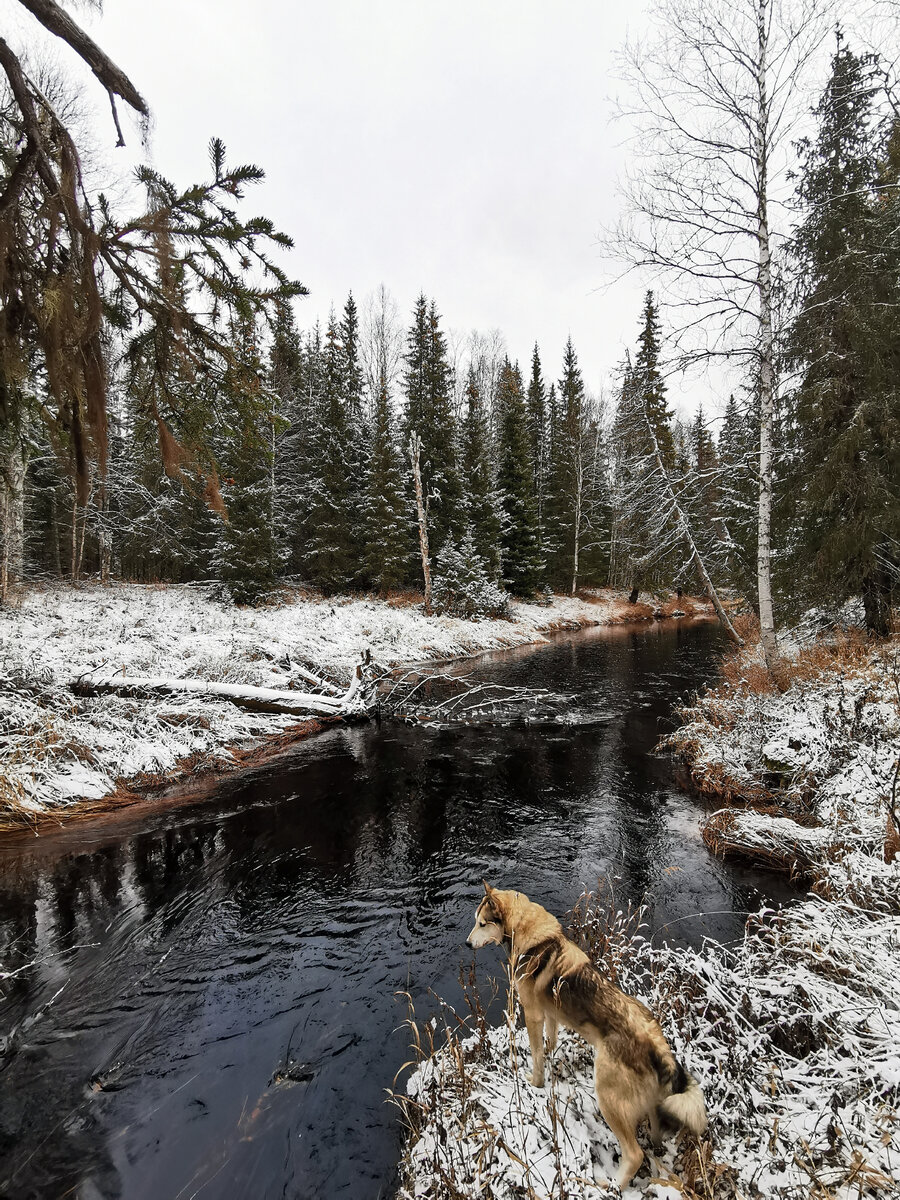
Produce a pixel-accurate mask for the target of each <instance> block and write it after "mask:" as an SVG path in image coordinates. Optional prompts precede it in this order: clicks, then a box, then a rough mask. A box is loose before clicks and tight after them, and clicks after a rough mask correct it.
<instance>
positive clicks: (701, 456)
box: [683, 404, 725, 575]
mask: <svg viewBox="0 0 900 1200" xmlns="http://www.w3.org/2000/svg"><path fill="white" fill-rule="evenodd" d="M689 447H690V450H689V452H690V467H689V475H688V479H689V487H688V489H687V494H686V495H685V496H684V501H683V503H684V509H685V513H686V515H687V517H688V519H689V521H690V529H691V535H692V537H693V539H694V541H695V543H696V545H697V549H698V550H699V551H700V554H701V556H702V558H703V561H704V563H705V564H706V569H707V570H708V571H709V572H710V573H712V572H713V571H714V570H715V571H716V574H717V575H718V574H719V573H720V568H721V566H722V563H723V561H724V557H725V554H724V544H723V537H722V531H721V523H720V518H719V489H718V478H719V461H718V456H717V454H716V444H715V442H714V440H713V437H712V434H711V433H710V431H709V429H708V428H707V425H706V417H705V415H704V412H703V405H702V404H700V405H698V407H697V414H696V416H695V417H694V420H693V423H692V424H691V427H690V432H689Z"/></svg>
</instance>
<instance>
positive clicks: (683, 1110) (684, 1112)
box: [659, 1060, 709, 1134]
mask: <svg viewBox="0 0 900 1200" xmlns="http://www.w3.org/2000/svg"><path fill="white" fill-rule="evenodd" d="M659 1107H660V1109H661V1110H662V1111H663V1112H664V1113H666V1115H667V1116H670V1117H673V1118H674V1119H675V1120H676V1121H678V1122H679V1124H681V1125H684V1126H685V1127H686V1128H687V1129H690V1131H691V1133H696V1134H701V1133H705V1132H706V1128H707V1126H708V1124H709V1121H708V1120H707V1117H706V1104H705V1103H704V1101H703V1093H702V1092H701V1091H700V1084H699V1083H698V1082H697V1080H696V1079H695V1078H694V1077H693V1075H688V1073H687V1071H686V1070H685V1069H684V1067H683V1066H682V1065H681V1063H680V1062H678V1061H677V1060H676V1061H675V1072H674V1075H673V1077H672V1094H671V1095H669V1096H666V1098H665V1099H664V1100H661V1101H660V1102H659Z"/></svg>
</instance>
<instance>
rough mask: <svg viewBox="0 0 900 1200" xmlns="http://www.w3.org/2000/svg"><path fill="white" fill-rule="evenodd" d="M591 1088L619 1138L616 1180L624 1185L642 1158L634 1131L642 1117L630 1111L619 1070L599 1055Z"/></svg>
mask: <svg viewBox="0 0 900 1200" xmlns="http://www.w3.org/2000/svg"><path fill="white" fill-rule="evenodd" d="M594 1087H595V1089H596V1091H597V1106H598V1108H599V1109H600V1115H601V1117H603V1120H604V1121H605V1122H606V1123H607V1125H608V1126H609V1127H610V1129H611V1130H612V1131H613V1133H614V1134H615V1135H616V1137H617V1138H618V1141H619V1151H620V1156H621V1157H620V1162H619V1170H618V1172H617V1174H616V1183H617V1184H618V1185H619V1187H620V1188H623V1189H624V1188H626V1187H627V1186H628V1184H629V1183H631V1181H632V1179H633V1178H634V1177H635V1175H636V1174H637V1170H638V1167H639V1166H640V1165H641V1163H642V1162H643V1161H644V1152H643V1150H642V1149H641V1148H640V1146H639V1145H638V1140H637V1137H636V1136H635V1132H636V1129H637V1122H638V1119H639V1118H640V1116H641V1113H640V1110H639V1111H638V1113H637V1115H636V1114H635V1113H634V1112H633V1111H632V1107H631V1105H629V1103H628V1101H627V1100H626V1099H625V1097H626V1096H627V1094H628V1081H626V1080H623V1079H621V1077H620V1074H619V1072H617V1071H615V1070H612V1071H611V1070H610V1069H609V1062H608V1060H607V1061H604V1060H603V1057H602V1056H601V1055H600V1054H598V1055H597V1058H596V1060H595V1062H594Z"/></svg>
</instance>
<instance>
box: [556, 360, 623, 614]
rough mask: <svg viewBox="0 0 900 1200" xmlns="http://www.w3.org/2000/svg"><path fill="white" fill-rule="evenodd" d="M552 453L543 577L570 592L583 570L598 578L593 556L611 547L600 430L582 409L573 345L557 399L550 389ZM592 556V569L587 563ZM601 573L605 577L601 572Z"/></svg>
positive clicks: (580, 380) (583, 577)
mask: <svg viewBox="0 0 900 1200" xmlns="http://www.w3.org/2000/svg"><path fill="white" fill-rule="evenodd" d="M548 407H549V409H550V447H549V469H548V479H547V500H546V509H545V511H546V518H545V531H546V534H545V537H546V547H547V573H548V576H549V578H550V580H551V582H552V583H553V584H554V585H555V586H556V587H558V588H564V589H565V590H566V591H570V592H574V591H575V590H576V588H577V586H578V583H579V582H582V581H588V580H587V575H586V574H585V570H586V567H590V568H591V574H592V576H593V578H591V579H590V582H599V581H600V580H599V579H598V578H597V576H596V573H597V567H596V560H597V557H598V555H597V552H598V551H599V550H600V549H601V548H602V551H603V558H604V559H605V557H606V555H607V553H608V546H609V528H608V521H609V505H608V500H607V498H606V497H605V491H606V487H605V479H604V474H605V472H604V469H603V467H604V465H605V453H604V452H602V447H601V445H600V440H599V439H600V426H599V422H598V421H595V420H594V418H593V416H592V414H591V413H590V411H589V406H588V405H587V403H586V398H585V391H584V380H583V378H582V374H581V368H580V367H579V366H578V358H577V355H576V354H575V348H574V346H573V345H572V339H571V338H569V340H568V342H567V343H566V348H565V352H564V355H563V372H562V376H561V378H560V380H559V391H558V393H557V392H556V391H555V390H554V389H553V388H551V391H550V396H549V397H548ZM588 549H589V550H590V551H591V554H592V556H593V558H594V564H593V565H592V564H591V562H590V561H588V562H587V563H585V561H584V558H583V556H584V553H585V551H586V550H588ZM604 573H605V572H604Z"/></svg>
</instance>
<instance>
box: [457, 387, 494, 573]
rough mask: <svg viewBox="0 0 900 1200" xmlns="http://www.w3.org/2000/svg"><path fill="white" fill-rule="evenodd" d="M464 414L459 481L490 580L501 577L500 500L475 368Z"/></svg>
mask: <svg viewBox="0 0 900 1200" xmlns="http://www.w3.org/2000/svg"><path fill="white" fill-rule="evenodd" d="M465 397H466V414H465V417H464V419H463V428H462V478H463V480H464V481H465V501H466V519H467V524H468V529H469V530H470V531H471V534H472V539H473V542H474V546H475V553H476V554H478V556H479V557H480V558H481V560H482V562H483V563H484V564H485V568H486V570H487V572H488V574H489V575H490V577H491V579H496V578H497V577H498V575H499V574H500V527H501V515H500V501H499V498H498V496H497V491H496V489H495V487H494V479H493V469H492V467H491V447H490V428H489V424H488V417H487V413H486V412H485V405H484V400H483V398H482V395H481V389H480V388H479V386H478V378H477V376H476V374H475V369H474V367H472V366H470V367H469V373H468V377H467V380H466V393H465Z"/></svg>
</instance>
